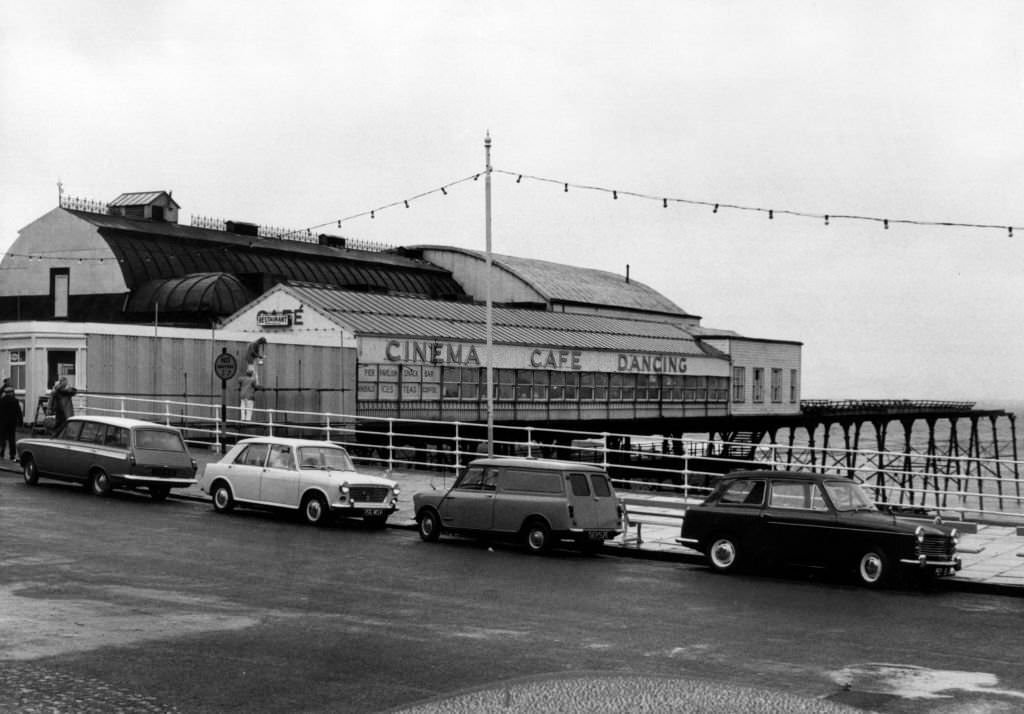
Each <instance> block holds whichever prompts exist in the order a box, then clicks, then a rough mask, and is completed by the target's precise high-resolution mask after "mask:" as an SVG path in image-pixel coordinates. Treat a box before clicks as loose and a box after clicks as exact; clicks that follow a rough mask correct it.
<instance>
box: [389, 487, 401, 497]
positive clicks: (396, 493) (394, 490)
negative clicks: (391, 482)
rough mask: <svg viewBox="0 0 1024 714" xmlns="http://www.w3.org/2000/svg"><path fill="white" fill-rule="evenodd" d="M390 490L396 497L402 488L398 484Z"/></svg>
mask: <svg viewBox="0 0 1024 714" xmlns="http://www.w3.org/2000/svg"><path fill="white" fill-rule="evenodd" d="M391 490H392V491H393V492H394V494H395V496H396V497H397V496H398V494H400V493H401V492H402V489H401V488H400V487H399V486H395V487H394V488H392V489H391Z"/></svg>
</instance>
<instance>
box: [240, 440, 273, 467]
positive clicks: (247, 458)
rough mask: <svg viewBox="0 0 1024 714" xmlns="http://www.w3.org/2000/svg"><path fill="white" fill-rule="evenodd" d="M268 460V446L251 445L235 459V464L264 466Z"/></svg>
mask: <svg viewBox="0 0 1024 714" xmlns="http://www.w3.org/2000/svg"><path fill="white" fill-rule="evenodd" d="M266 459H267V445H266V444H249V445H248V446H246V447H245V448H244V449H242V451H241V453H240V454H238V457H237V458H235V463H236V464H238V465H239V466H262V465H263V462H264V461H266Z"/></svg>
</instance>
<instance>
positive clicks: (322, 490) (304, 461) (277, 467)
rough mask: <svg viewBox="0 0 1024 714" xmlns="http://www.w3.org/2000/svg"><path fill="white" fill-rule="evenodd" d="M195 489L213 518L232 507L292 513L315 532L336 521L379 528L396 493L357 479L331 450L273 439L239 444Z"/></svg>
mask: <svg viewBox="0 0 1024 714" xmlns="http://www.w3.org/2000/svg"><path fill="white" fill-rule="evenodd" d="M199 487H200V488H201V489H202V490H203V492H204V493H207V494H209V495H210V497H211V498H212V499H213V508H214V510H216V511H217V512H219V513H227V512H228V511H231V510H232V509H233V508H234V507H235V506H236V505H238V506H251V507H255V508H288V509H298V511H299V512H300V513H301V514H302V517H303V518H305V520H306V522H307V523H310V524H312V525H318V526H319V525H324V524H326V523H327V521H328V520H329V519H330V516H332V515H340V516H346V517H359V518H362V519H363V520H364V521H366V522H367V523H370V524H372V525H374V526H377V527H383V526H384V524H385V523H386V522H387V519H388V516H390V515H391V514H392V513H393V512H394V511H395V509H396V508H397V507H398V493H399V489H398V484H396V483H395V482H394V481H390V480H388V479H385V478H380V477H378V476H369V475H365V474H360V473H357V472H356V470H355V467H354V466H353V465H352V459H351V458H350V457H349V455H348V452H347V451H345V449H344V448H343V447H341V446H338V445H337V444H333V443H331V442H329V441H310V440H307V439H286V438H281V437H273V436H268V437H255V438H251V439H243V440H242V441H239V442H238V443H237V444H235V445H234V446H233V447H232V448H231V450H230V451H228V453H227V454H225V455H224V458H222V459H221V460H220V461H218V462H216V463H212V464H209V465H207V467H206V469H205V471H204V473H203V477H202V479H200V482H199Z"/></svg>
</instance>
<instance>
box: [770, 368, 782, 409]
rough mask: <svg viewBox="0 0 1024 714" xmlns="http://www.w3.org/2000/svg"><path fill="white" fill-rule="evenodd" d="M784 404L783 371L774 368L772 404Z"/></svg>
mask: <svg viewBox="0 0 1024 714" xmlns="http://www.w3.org/2000/svg"><path fill="white" fill-rule="evenodd" d="M781 402H782V370H781V369H780V368H779V367H772V403H773V404H779V403H781Z"/></svg>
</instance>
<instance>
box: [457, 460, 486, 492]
mask: <svg viewBox="0 0 1024 714" xmlns="http://www.w3.org/2000/svg"><path fill="white" fill-rule="evenodd" d="M483 480H484V470H483V469H482V468H480V467H479V466H477V467H474V468H468V469H466V473H464V474H462V478H460V479H459V482H458V483H457V484H455V488H458V489H462V490H463V491H479V490H480V485H481V483H482V482H483Z"/></svg>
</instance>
